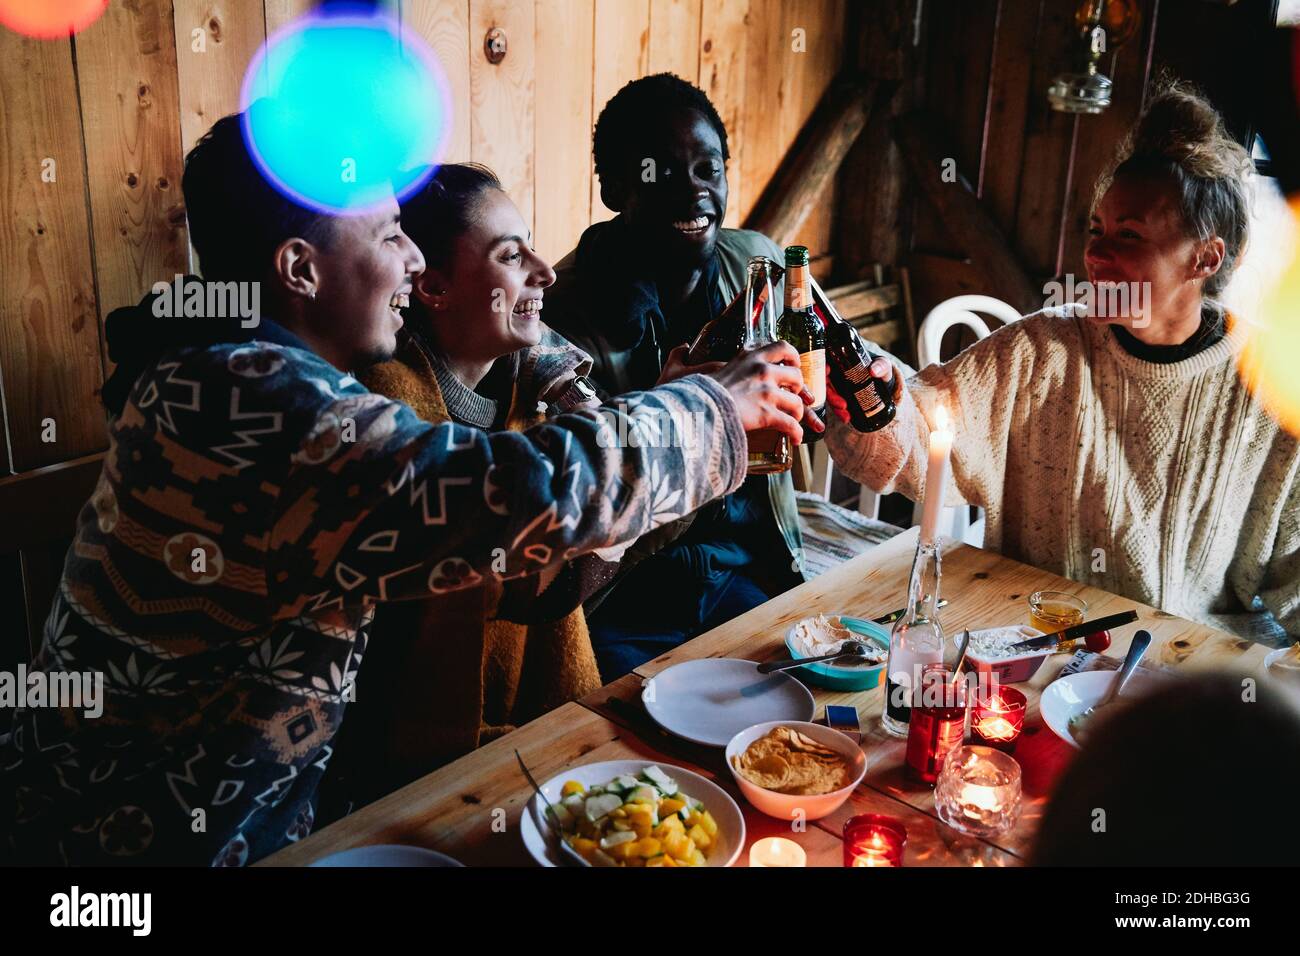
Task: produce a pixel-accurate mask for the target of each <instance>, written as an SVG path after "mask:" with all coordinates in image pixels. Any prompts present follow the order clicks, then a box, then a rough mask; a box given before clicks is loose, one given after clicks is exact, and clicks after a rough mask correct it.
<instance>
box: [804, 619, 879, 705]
mask: <svg viewBox="0 0 1300 956" xmlns="http://www.w3.org/2000/svg"><path fill="white" fill-rule="evenodd" d="M855 626H858V625H855ZM862 626H863V627H865V628H866V629H869V630H870V631H871V633H870V634H869V635H864V634H860V633H857V632H855V631H850V630H849V629H848V628H846V627H845V626H844V625H843V623H842V622H841V621H840V617H839V615H838V614H833V615H830V616H828V615H825V614H816V615H814V616H812V617H806V618H804V619H803V620H802V621H796V622H795V623H794V624H793V625H792V626H791V627H790V630H788V631H787V632H786V635H785V646H786V649H787V650H788V651H789V652H790V657H791V658H792V659H794V660H798V659H799V658H801V657H821V656H823V655H825V654H833V653H835V652H836V651H838V650H839V649H840V648H841V647H842V646H843V645H844V642H845V641H851V640H852V641H860V642H862V644H864V645H865V646H866V648H867V654H866V656H865V657H863V658H862V659H861V660H852V659H850V658H847V657H845V658H841V659H840V660H838V661H826V662H824V663H821V664H806V665H804V666H803V667H798V668H795V669H794V670H792V671H790V672H789V673H791V674H793V675H794V676H795V677H798V678H799V679H800V680H804V681H807V682H808V683H810V684H816V685H817V686H818V687H825V688H826V689H827V690H870V689H871V688H872V687H875V686H876V685H877V684H879V683H880V676H881V674H882V673H884V670H885V661H886V659H887V658H888V657H889V631H887V630H886V629H885V628H883V627H881V626H880V625H879V624H875V623H872V622H864V623H863V625H862ZM873 638H874V640H873Z"/></svg>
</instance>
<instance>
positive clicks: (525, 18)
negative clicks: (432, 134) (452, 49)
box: [469, 0, 536, 229]
mask: <svg viewBox="0 0 1300 956" xmlns="http://www.w3.org/2000/svg"><path fill="white" fill-rule="evenodd" d="M493 27H497V28H500V29H502V30H504V31H505V34H506V42H507V44H508V45H507V50H506V56H505V59H504V60H502V61H501V62H500V63H496V64H493V63H489V62H488V59H487V56H486V54H485V53H484V50H483V38H484V37H485V36H487V33H488V31H489V30H490V29H492V28H493ZM535 29H536V21H535V10H534V7H533V5H532V4H531V3H522V4H521V3H510V2H509V0H470V5H469V37H470V54H469V90H470V104H471V106H470V147H469V152H470V158H471V159H472V160H473V161H474V162H476V163H483V164H485V165H487V166H489V167H491V169H492V171H493V172H495V173H496V174H497V177H498V178H499V179H500V180H501V185H503V186H504V187H505V189H506V192H508V193H509V194H510V198H511V199H513V200H514V203H515V205H516V206H518V207H519V214H520V215H521V216H522V217H523V220H524V222H525V223H527V224H528V226H529V228H530V229H531V228H532V223H533V155H534V152H533V148H534V133H535V130H534V127H533V123H534V86H533V70H534V66H535V53H536V36H535Z"/></svg>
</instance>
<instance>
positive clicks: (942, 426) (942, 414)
mask: <svg viewBox="0 0 1300 956" xmlns="http://www.w3.org/2000/svg"><path fill="white" fill-rule="evenodd" d="M934 424H935V430H936V431H941V432H946V431H950V430H951V428H952V418H951V416H950V415H949V414H948V406H947V405H944V404H943V403H942V402H940V403H939V405H937V406H936V407H935V409H934Z"/></svg>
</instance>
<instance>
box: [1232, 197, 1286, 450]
mask: <svg viewBox="0 0 1300 956" xmlns="http://www.w3.org/2000/svg"><path fill="white" fill-rule="evenodd" d="M1289 205H1290V209H1291V225H1292V230H1291V237H1290V239H1291V261H1290V262H1289V263H1288V264H1287V266H1286V268H1285V269H1284V270H1283V271H1282V274H1281V276H1280V277H1279V278H1278V280H1277V282H1276V283H1275V284H1274V285H1273V287H1272V289H1270V290H1269V291H1268V293H1267V294H1266V295H1265V296H1264V298H1263V299H1262V301H1261V302H1260V314H1259V317H1258V321H1257V322H1250V321H1248V322H1247V323H1246V347H1245V349H1244V350H1243V351H1242V356H1241V372H1242V376H1243V378H1244V379H1245V381H1246V382H1248V383H1249V384H1250V385H1251V387H1252V389H1253V392H1254V395H1255V399H1256V400H1257V401H1258V402H1259V403H1260V404H1261V405H1262V406H1264V408H1266V409H1267V410H1268V411H1269V413H1270V414H1272V415H1273V417H1275V418H1276V419H1277V420H1278V422H1279V423H1281V425H1282V427H1284V428H1285V429H1286V430H1287V431H1289V432H1291V434H1293V435H1300V375H1297V374H1296V369H1297V368H1300V196H1293V197H1291V200H1290V203H1289Z"/></svg>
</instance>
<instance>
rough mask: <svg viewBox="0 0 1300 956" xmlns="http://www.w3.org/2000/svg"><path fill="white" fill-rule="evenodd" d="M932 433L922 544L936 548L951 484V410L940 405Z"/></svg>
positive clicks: (926, 477) (922, 507) (926, 479)
mask: <svg viewBox="0 0 1300 956" xmlns="http://www.w3.org/2000/svg"><path fill="white" fill-rule="evenodd" d="M934 424H935V427H934V428H933V429H932V430H931V431H930V460H929V463H928V465H927V466H926V469H925V503H924V504H923V505H922V506H921V543H922V544H934V539H935V533H936V532H937V531H938V529H939V515H940V513H942V511H943V496H944V489H945V488H946V486H947V484H948V457H949V455H950V454H951V453H952V429H951V427H950V426H949V423H948V409H947V408H946V407H945V406H943V405H940V406H939V407H938V408H937V409H935V413H934Z"/></svg>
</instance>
